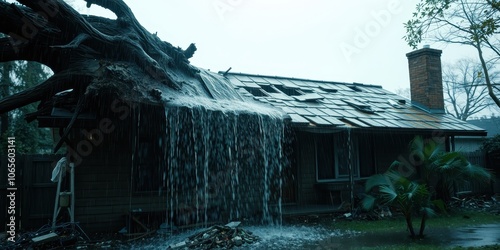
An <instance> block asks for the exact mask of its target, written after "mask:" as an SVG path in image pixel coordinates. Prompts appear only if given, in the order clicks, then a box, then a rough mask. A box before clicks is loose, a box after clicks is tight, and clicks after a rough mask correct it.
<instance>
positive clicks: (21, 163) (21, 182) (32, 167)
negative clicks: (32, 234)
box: [0, 155, 61, 231]
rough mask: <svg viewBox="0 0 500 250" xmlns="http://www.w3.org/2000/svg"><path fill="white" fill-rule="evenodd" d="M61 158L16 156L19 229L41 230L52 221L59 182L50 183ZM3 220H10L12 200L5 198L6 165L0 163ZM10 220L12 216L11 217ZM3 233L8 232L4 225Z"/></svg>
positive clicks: (6, 192) (7, 192)
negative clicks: (9, 208) (56, 164)
mask: <svg viewBox="0 0 500 250" xmlns="http://www.w3.org/2000/svg"><path fill="white" fill-rule="evenodd" d="M60 158H61V155H16V177H15V187H16V188H17V190H16V191H15V218H16V229H17V230H20V229H23V230H29V229H38V228H39V227H41V226H43V225H45V224H48V223H49V222H50V221H51V220H52V215H53V212H54V210H53V209H54V199H55V195H56V187H57V186H56V183H53V182H51V181H50V178H51V176H52V169H53V167H54V166H55V163H57V161H58V160H59V159H60ZM0 166H2V167H1V168H0V176H1V177H2V178H1V179H0V197H2V198H1V199H0V218H8V217H7V215H9V214H8V207H9V203H8V202H9V200H8V199H6V197H7V194H9V193H10V192H12V191H10V190H7V188H8V187H10V186H8V185H7V167H6V166H7V164H6V161H5V159H2V161H1V162H0ZM9 217H10V215H9ZM2 225H3V228H2V229H0V231H6V230H5V229H6V223H2Z"/></svg>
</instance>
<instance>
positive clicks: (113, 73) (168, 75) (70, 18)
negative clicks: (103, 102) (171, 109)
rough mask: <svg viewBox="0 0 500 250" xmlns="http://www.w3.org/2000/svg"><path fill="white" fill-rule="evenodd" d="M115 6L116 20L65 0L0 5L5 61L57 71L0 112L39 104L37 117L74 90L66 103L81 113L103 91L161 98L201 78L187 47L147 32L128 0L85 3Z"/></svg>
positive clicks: (0, 51)
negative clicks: (60, 95) (59, 96)
mask: <svg viewBox="0 0 500 250" xmlns="http://www.w3.org/2000/svg"><path fill="white" fill-rule="evenodd" d="M85 1H86V2H87V7H91V5H92V4H96V5H99V6H101V7H103V8H106V9H109V10H111V11H112V12H113V13H114V14H115V15H116V17H117V18H116V19H115V20H113V19H108V18H104V17H98V16H87V15H81V14H80V13H78V12H77V11H76V10H74V9H73V8H72V7H71V6H69V5H68V4H67V3H65V2H64V1H62V0H46V1H40V0H17V2H19V3H20V4H21V5H20V4H17V3H6V2H0V33H3V34H5V35H6V37H4V38H1V39H0V62H8V61H15V60H28V61H36V62H39V63H42V64H44V65H46V66H48V67H49V68H50V69H52V71H53V72H54V75H53V76H52V77H50V78H49V79H47V80H46V81H45V82H42V83H40V84H39V85H37V86H35V87H33V88H31V89H27V90H24V91H22V92H18V93H15V94H13V95H10V96H7V97H5V98H3V99H2V100H0V114H2V113H5V112H8V111H11V110H13V109H16V108H19V107H22V106H25V105H27V104H30V103H33V102H37V101H41V103H40V105H39V111H38V113H35V114H32V115H31V116H32V117H35V116H36V115H38V114H41V113H43V112H47V110H48V109H50V108H48V107H50V106H52V105H53V104H54V100H53V97H54V96H55V94H56V93H59V92H61V91H64V90H69V89H72V93H71V95H66V97H65V99H66V100H65V101H68V100H70V99H71V101H72V102H73V103H74V104H77V108H76V109H75V116H76V115H78V113H79V112H81V111H82V110H84V109H85V108H86V107H87V104H88V103H89V102H91V101H92V100H95V98H96V97H97V96H102V95H105V94H109V95H114V96H118V97H120V98H127V99H128V100H130V101H140V102H155V100H156V101H158V93H157V92H158V91H157V88H158V86H162V87H161V88H160V89H162V90H165V89H167V90H172V91H182V89H183V84H185V83H187V82H190V81H196V82H199V81H201V80H200V76H199V71H198V69H197V68H196V67H193V66H192V65H191V64H190V63H189V61H188V59H189V58H190V57H192V56H193V54H194V52H195V51H196V47H195V46H194V44H191V45H189V46H188V47H187V49H185V50H183V49H181V48H178V47H174V46H173V45H171V44H170V43H168V42H164V41H162V40H161V39H160V38H158V36H156V35H155V34H152V33H150V32H148V31H147V30H146V29H145V28H144V27H142V26H141V25H140V23H139V22H138V21H137V19H136V18H135V16H134V14H133V13H132V11H131V10H130V8H129V7H128V6H127V5H126V4H125V2H123V1H122V0H114V1H111V0H85Z"/></svg>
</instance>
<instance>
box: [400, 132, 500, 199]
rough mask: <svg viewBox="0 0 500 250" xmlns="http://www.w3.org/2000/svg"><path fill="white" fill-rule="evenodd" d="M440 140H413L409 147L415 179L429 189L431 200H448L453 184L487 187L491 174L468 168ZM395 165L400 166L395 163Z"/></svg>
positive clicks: (465, 160)
mask: <svg viewBox="0 0 500 250" xmlns="http://www.w3.org/2000/svg"><path fill="white" fill-rule="evenodd" d="M439 142H440V141H439V140H433V139H429V140H424V139H423V138H422V137H421V136H416V137H415V138H414V139H413V140H412V142H411V143H410V150H411V153H410V161H411V163H412V164H413V167H414V169H415V170H416V175H414V179H418V180H419V181H420V182H422V183H425V184H426V185H427V186H428V187H429V191H430V192H431V196H432V198H441V199H447V198H449V192H450V190H452V188H453V185H454V184H459V185H460V184H463V183H465V182H477V183H488V182H489V181H490V180H491V173H490V172H489V171H488V170H486V169H485V168H483V167H480V166H476V165H473V164H471V163H470V162H469V161H468V160H467V158H466V157H465V156H464V155H462V154H461V153H459V152H446V151H445V149H444V144H443V143H439ZM394 164H401V163H399V162H397V161H396V162H395V163H394Z"/></svg>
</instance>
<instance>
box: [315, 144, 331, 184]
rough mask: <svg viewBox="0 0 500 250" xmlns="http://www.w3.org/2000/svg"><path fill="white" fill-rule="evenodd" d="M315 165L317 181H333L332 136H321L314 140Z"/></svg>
mask: <svg viewBox="0 0 500 250" xmlns="http://www.w3.org/2000/svg"><path fill="white" fill-rule="evenodd" d="M316 165H317V170H318V180H331V179H335V151H334V140H333V135H322V136H318V137H317V138H316Z"/></svg>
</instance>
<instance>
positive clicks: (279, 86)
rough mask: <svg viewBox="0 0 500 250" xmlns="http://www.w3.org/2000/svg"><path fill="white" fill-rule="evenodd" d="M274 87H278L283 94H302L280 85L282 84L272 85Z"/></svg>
mask: <svg viewBox="0 0 500 250" xmlns="http://www.w3.org/2000/svg"><path fill="white" fill-rule="evenodd" d="M274 87H275V88H277V89H279V90H280V91H281V92H283V93H284V94H286V95H289V96H297V95H302V93H300V92H299V91H297V90H296V89H291V88H287V87H285V86H282V85H274Z"/></svg>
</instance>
